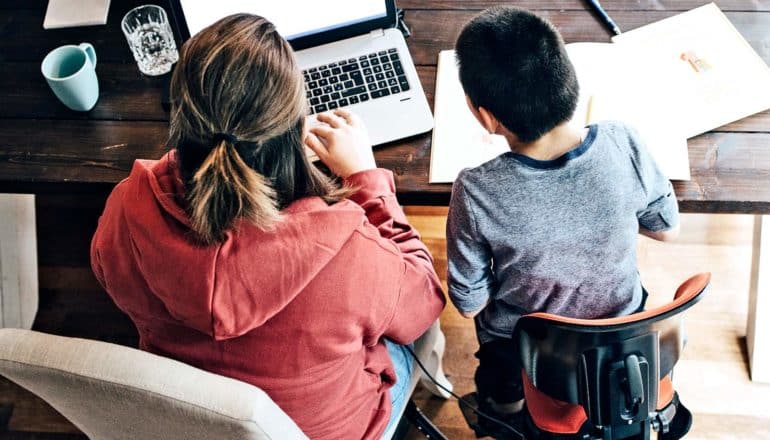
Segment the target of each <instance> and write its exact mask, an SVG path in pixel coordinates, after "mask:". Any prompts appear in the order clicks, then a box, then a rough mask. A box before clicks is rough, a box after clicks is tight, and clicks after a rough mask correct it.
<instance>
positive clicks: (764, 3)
mask: <svg viewBox="0 0 770 440" xmlns="http://www.w3.org/2000/svg"><path fill="white" fill-rule="evenodd" d="M396 3H397V4H398V6H399V7H401V8H404V9H406V10H421V9H454V10H458V9H466V10H480V9H485V8H489V7H492V6H496V5H499V4H501V3H507V4H511V5H514V6H517V7H520V8H525V9H531V10H535V11H545V10H556V11H559V10H583V9H585V8H586V2H585V1H584V0H554V1H541V0H518V1H516V2H499V1H491V0H397V1H396ZM707 3H710V2H709V1H707V0H617V1H602V6H603V7H604V9H605V10H607V11H651V10H667V11H687V10H689V9H692V8H695V7H698V6H702V5H705V4H707ZM714 3H716V4H717V6H719V7H720V8H721V9H722V10H723V11H770V1H768V0H758V1H757V0H717V1H715V2H714Z"/></svg>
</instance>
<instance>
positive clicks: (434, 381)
mask: <svg viewBox="0 0 770 440" xmlns="http://www.w3.org/2000/svg"><path fill="white" fill-rule="evenodd" d="M403 347H406V349H407V350H409V353H410V354H411V355H412V357H413V358H414V360H415V361H416V362H417V365H419V366H420V369H421V370H422V372H423V373H425V375H426V376H428V379H430V380H431V382H433V383H434V384H436V386H438V387H439V388H441V389H442V390H444V391H446V392H447V393H449V394H450V395H452V397H454V398H455V399H457V401H458V402H459V403H460V404H461V405H465V407H466V408H468V409H470V410H471V411H473V412H474V413H476V414H477V415H478V416H480V417H484V418H485V419H487V420H489V421H491V422H493V423H497V424H498V425H499V426H501V427H502V428H504V429H507V430H508V431H510V432H511V433H513V434H515V435H517V436H518V437H519V438H520V439H521V440H526V439H525V438H524V434H522V433H521V432H519V431H518V430H517V429H516V428H514V427H513V426H511V425H509V424H507V423H505V422H504V421H502V420H500V419H497V418H495V417H492V416H490V415H488V414H485V413H484V412H482V411H480V410H479V409H478V408H476V407H474V406H473V405H472V404H470V403H468V401H466V400H465V399H463V398H462V397H460V396H459V395H457V394H455V393H454V392H453V391H452V390H450V389H449V388H447V387H445V386H444V385H441V384H440V383H438V381H437V380H436V379H435V378H434V377H433V376H431V374H430V373H428V370H427V369H426V368H425V365H423V364H422V361H420V358H418V357H417V355H416V354H414V351H412V347H410V346H408V345H404V346H403Z"/></svg>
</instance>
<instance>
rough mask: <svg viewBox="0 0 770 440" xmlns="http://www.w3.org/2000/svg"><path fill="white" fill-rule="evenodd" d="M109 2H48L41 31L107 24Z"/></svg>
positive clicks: (73, 0)
mask: <svg viewBox="0 0 770 440" xmlns="http://www.w3.org/2000/svg"><path fill="white" fill-rule="evenodd" d="M109 9H110V0H48V9H46V11H45V19H44V20H43V29H58V28H66V27H74V26H93V25H99V24H105V23H107V12H108V11H109Z"/></svg>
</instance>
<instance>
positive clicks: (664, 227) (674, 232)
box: [631, 130, 679, 241]
mask: <svg viewBox="0 0 770 440" xmlns="http://www.w3.org/2000/svg"><path fill="white" fill-rule="evenodd" d="M631 138H632V143H633V144H634V145H635V146H636V149H637V157H636V159H637V161H636V162H637V163H636V167H637V174H638V177H639V180H640V183H641V185H642V189H643V190H644V195H645V201H646V204H647V205H646V206H645V207H644V208H643V209H641V210H640V211H638V212H637V213H636V217H637V219H638V221H639V233H640V234H642V235H644V236H645V237H649V238H652V239H653V240H659V241H672V240H674V239H676V238H677V237H678V236H679V205H678V203H677V201H676V194H674V188H673V186H671V182H670V181H669V180H668V178H667V177H666V176H665V175H663V173H662V172H661V171H660V169H659V168H658V165H657V164H656V163H655V159H653V158H652V156H651V155H650V154H649V152H648V151H647V148H646V147H645V145H644V144H643V142H642V141H641V140H640V139H639V137H638V135H637V134H636V133H635V132H634V131H633V130H632V131H631Z"/></svg>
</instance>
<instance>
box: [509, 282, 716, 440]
mask: <svg viewBox="0 0 770 440" xmlns="http://www.w3.org/2000/svg"><path fill="white" fill-rule="evenodd" d="M710 279H711V274H708V273H704V274H699V275H695V276H693V277H692V278H690V279H688V280H687V281H685V282H684V283H683V284H682V285H681V286H680V287H679V289H678V290H677V291H676V295H675V297H674V301H673V302H670V303H668V304H666V305H663V306H661V307H658V308H655V309H652V310H645V311H643V312H639V313H635V314H633V315H629V316H623V317H619V318H609V319H594V320H587V319H573V318H565V317H560V316H555V315H551V314H548V313H533V314H530V315H526V316H523V317H522V318H521V319H519V321H518V323H517V324H516V328H515V329H514V334H513V338H514V340H515V341H518V343H519V348H520V355H521V362H522V371H521V375H522V378H523V382H524V394H525V401H526V408H527V411H528V414H527V415H528V417H526V421H525V423H524V425H525V426H524V427H523V428H524V431H525V432H524V436H525V438H527V439H531V440H534V439H538V440H544V439H583V440H593V439H597V440H598V439H602V440H610V439H627V438H634V439H648V438H650V433H651V431H657V432H658V439H661V440H670V439H678V438H681V437H682V436H683V435H684V434H686V433H687V431H688V430H689V429H690V425H691V422H692V415H691V413H690V412H689V411H688V410H687V408H685V407H684V405H682V403H681V402H680V401H679V396H678V394H677V393H676V391H674V388H673V385H672V382H671V377H672V371H673V368H674V365H675V364H676V362H677V360H679V357H680V354H681V352H682V349H683V348H684V344H685V333H684V326H683V322H682V321H683V314H682V312H684V311H685V310H687V309H688V308H690V307H692V306H693V304H695V303H696V302H698V301H699V300H700V299H701V297H702V296H703V295H704V293H705V291H706V288H707V287H708V284H709V281H710Z"/></svg>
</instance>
